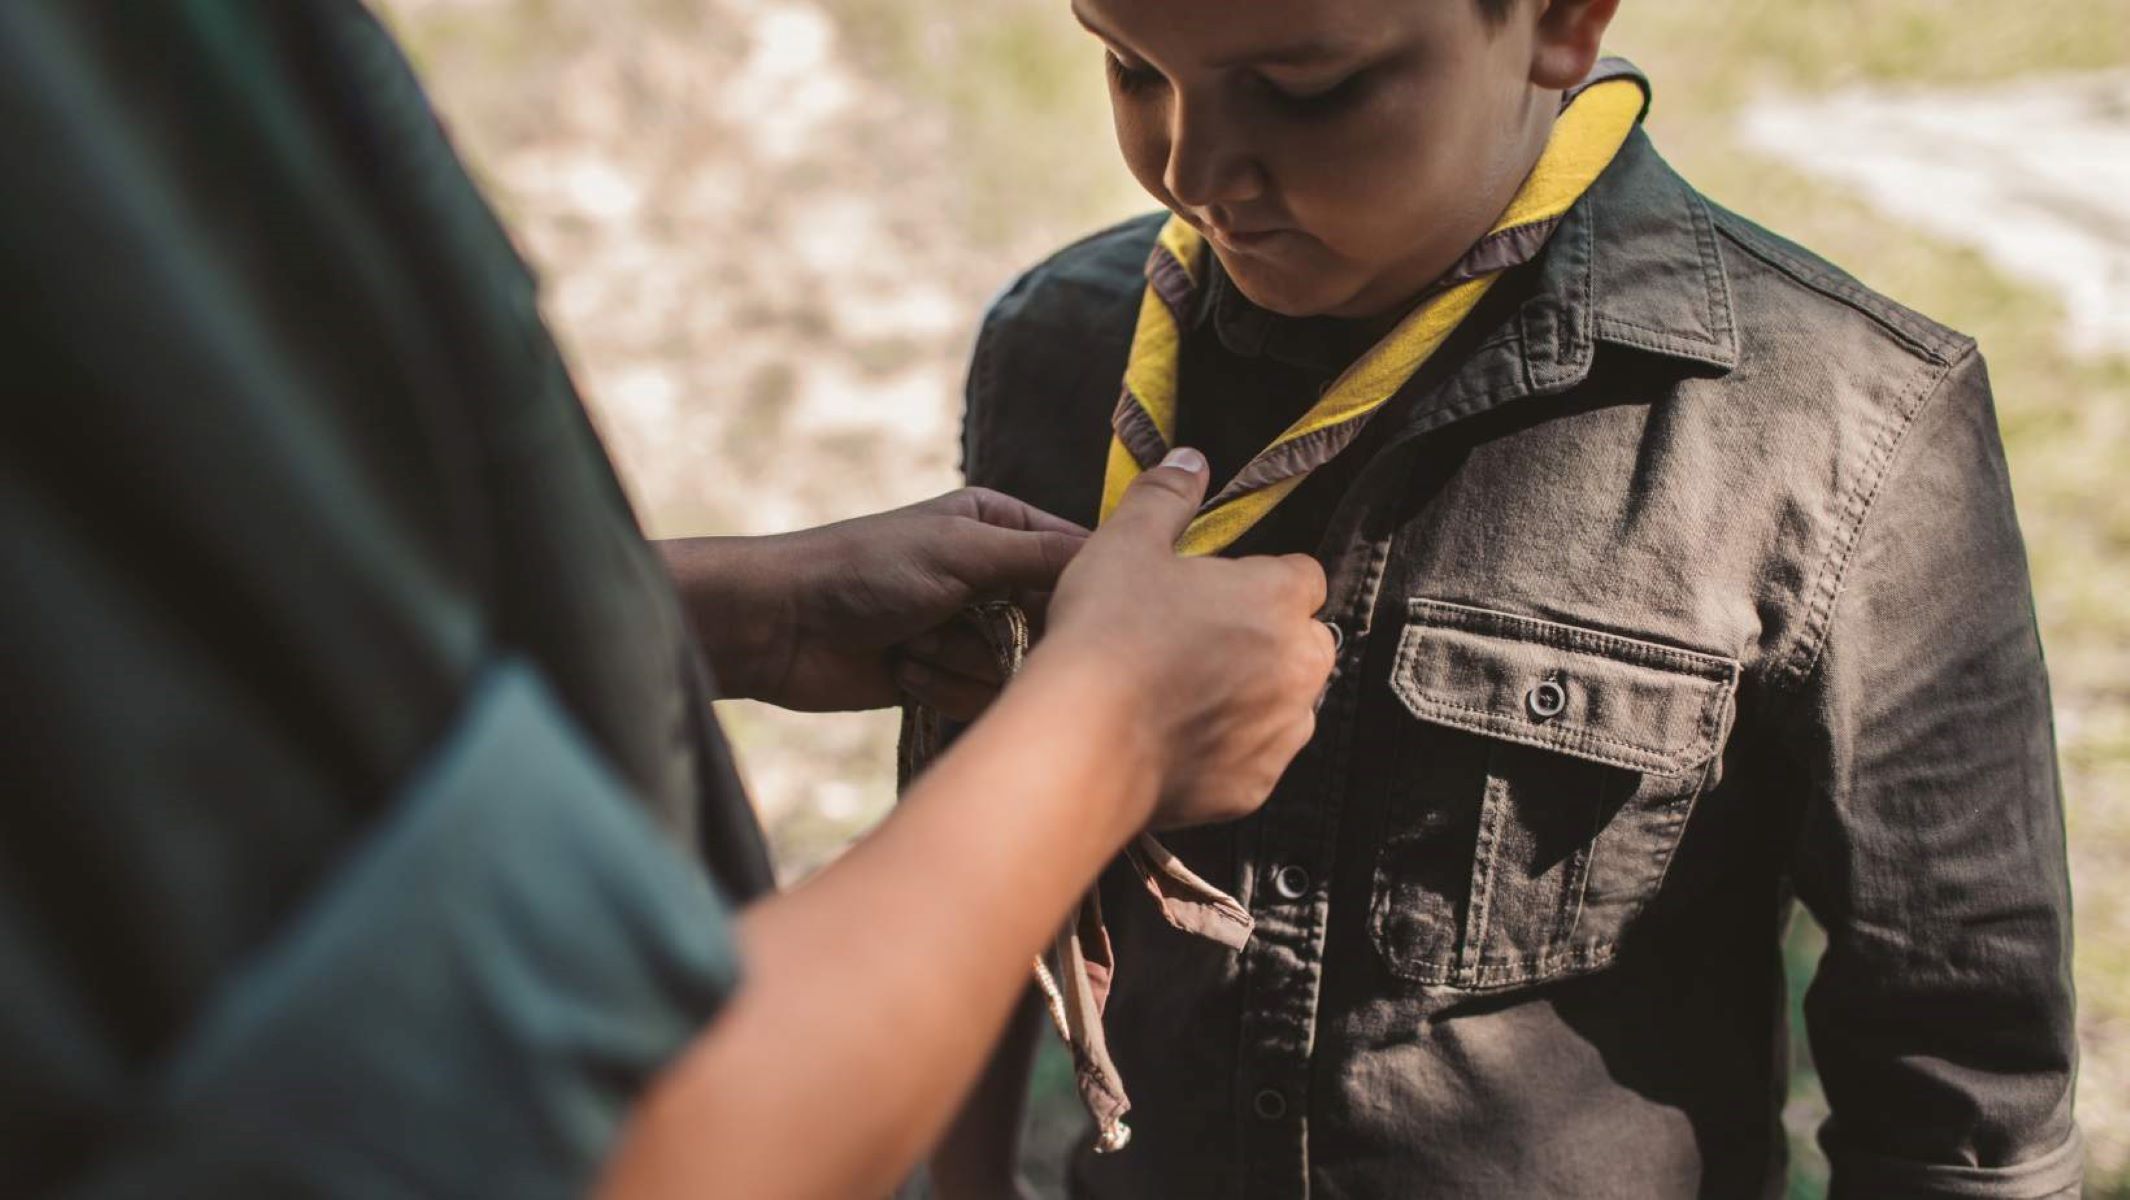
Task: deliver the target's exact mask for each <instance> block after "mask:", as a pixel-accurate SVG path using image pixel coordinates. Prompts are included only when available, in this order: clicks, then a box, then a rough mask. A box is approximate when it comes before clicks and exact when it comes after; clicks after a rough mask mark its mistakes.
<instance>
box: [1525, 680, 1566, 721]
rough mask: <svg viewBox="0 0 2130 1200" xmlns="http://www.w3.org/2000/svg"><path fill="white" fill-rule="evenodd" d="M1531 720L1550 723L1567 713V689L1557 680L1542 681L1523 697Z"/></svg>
mask: <svg viewBox="0 0 2130 1200" xmlns="http://www.w3.org/2000/svg"><path fill="white" fill-rule="evenodd" d="M1524 707H1525V708H1527V709H1529V710H1530V712H1531V717H1532V719H1533V720H1538V721H1550V720H1552V719H1553V718H1554V717H1557V716H1559V715H1561V714H1562V713H1564V712H1566V711H1568V689H1567V688H1564V687H1562V686H1561V684H1560V680H1558V679H1542V680H1540V681H1539V682H1538V686H1536V687H1534V688H1532V689H1531V690H1530V692H1528V693H1526V694H1525V696H1524Z"/></svg>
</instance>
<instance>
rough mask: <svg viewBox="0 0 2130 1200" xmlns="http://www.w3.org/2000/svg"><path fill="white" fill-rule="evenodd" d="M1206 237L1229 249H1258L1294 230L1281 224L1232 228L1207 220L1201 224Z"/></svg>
mask: <svg viewBox="0 0 2130 1200" xmlns="http://www.w3.org/2000/svg"><path fill="white" fill-rule="evenodd" d="M1201 228H1203V229H1204V230H1205V234H1206V236H1207V237H1209V238H1212V239H1213V240H1214V241H1216V242H1219V243H1220V244H1221V245H1223V246H1226V247H1227V248H1228V249H1230V250H1255V249H1259V248H1261V247H1263V246H1265V245H1267V244H1269V243H1271V242H1273V241H1275V240H1277V239H1278V238H1280V237H1282V236H1283V235H1286V234H1290V233H1293V232H1295V231H1294V230H1293V229H1290V228H1288V227H1286V226H1283V225H1264V226H1259V227H1257V228H1253V229H1232V228H1227V227H1225V226H1220V225H1215V224H1213V223H1212V222H1211V221H1207V222H1205V223H1204V224H1203V226H1201Z"/></svg>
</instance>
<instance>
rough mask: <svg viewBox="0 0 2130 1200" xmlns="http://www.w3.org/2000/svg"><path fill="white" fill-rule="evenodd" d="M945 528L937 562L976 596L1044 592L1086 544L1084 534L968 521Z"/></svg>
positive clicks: (1054, 582) (951, 523) (1054, 583)
mask: <svg viewBox="0 0 2130 1200" xmlns="http://www.w3.org/2000/svg"><path fill="white" fill-rule="evenodd" d="M949 525H950V527H949V528H948V530H947V532H946V537H945V540H944V545H943V546H942V547H941V557H942V561H943V563H944V565H945V566H946V568H947V570H948V571H950V572H951V573H952V574H953V576H954V578H955V579H956V580H958V581H960V583H961V584H962V586H963V587H965V588H967V589H968V590H969V592H970V593H971V594H972V595H978V596H986V595H989V596H996V595H1005V594H1008V593H1012V592H1033V591H1048V590H1050V589H1051V588H1053V587H1055V586H1056V585H1057V582H1058V576H1059V575H1060V574H1062V573H1063V572H1064V570H1065V567H1066V565H1067V564H1069V563H1071V562H1072V560H1073V556H1074V555H1077V554H1078V553H1079V552H1080V548H1081V547H1083V546H1085V545H1086V544H1087V538H1086V536H1085V535H1084V534H1079V533H1060V532H1058V531H1056V530H1038V531H1035V532H1023V531H1021V530H1017V529H1001V528H999V527H998V526H996V525H986V524H983V523H982V522H980V521H977V520H975V519H973V518H964V519H962V520H958V521H953V522H950V523H949Z"/></svg>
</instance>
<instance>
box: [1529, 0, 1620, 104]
mask: <svg viewBox="0 0 2130 1200" xmlns="http://www.w3.org/2000/svg"><path fill="white" fill-rule="evenodd" d="M1619 11H1620V0H1539V2H1538V25H1537V28H1536V29H1535V30H1534V31H1533V36H1532V38H1531V82H1532V84H1533V85H1535V86H1537V87H1541V88H1544V89H1546V90H1547V91H1553V92H1561V91H1566V90H1568V89H1569V88H1572V87H1574V86H1575V85H1576V84H1578V83H1581V82H1582V81H1583V77H1584V76H1586V75H1588V74H1590V68H1592V67H1594V66H1596V65H1597V60H1598V47H1599V46H1600V45H1602V44H1603V43H1604V41H1605V29H1606V27H1607V26H1609V25H1611V24H1612V18H1613V16H1614V15H1615V14H1617V13H1618V12H1619Z"/></svg>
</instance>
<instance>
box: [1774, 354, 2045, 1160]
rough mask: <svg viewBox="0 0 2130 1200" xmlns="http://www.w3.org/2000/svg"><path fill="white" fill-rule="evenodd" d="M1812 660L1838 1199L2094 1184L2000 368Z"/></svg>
mask: <svg viewBox="0 0 2130 1200" xmlns="http://www.w3.org/2000/svg"><path fill="white" fill-rule="evenodd" d="M1840 580H1841V582H1840V587H1839V590H1838V591H1837V592H1836V593H1835V596H1834V599H1833V601H1832V608H1831V612H1830V614H1829V616H1828V618H1827V623H1826V633H1825V636H1824V639H1823V642H1822V644H1821V647H1820V650H1819V653H1818V656H1817V659H1816V661H1815V662H1814V663H1813V664H1812V665H1811V667H1810V670H1809V673H1808V674H1807V675H1806V676H1805V678H1804V681H1803V687H1802V692H1801V697H1800V698H1801V700H1802V701H1803V705H1802V708H1801V710H1800V717H1801V719H1800V720H1799V721H1798V723H1797V725H1796V730H1797V735H1796V741H1795V746H1794V748H1795V749H1796V751H1797V753H1798V754H1799V755H1800V756H1801V759H1802V762H1803V763H1804V765H1805V771H1806V775H1807V777H1808V779H1809V782H1810V787H1809V789H1808V795H1807V801H1806V806H1805V810H1804V813H1803V815H1802V819H1801V824H1800V826H1799V833H1798V837H1797V841H1796V844H1795V846H1794V849H1793V859H1792V863H1791V870H1792V876H1793V879H1794V881H1795V885H1796V889H1797V893H1798V896H1799V898H1800V899H1801V900H1802V901H1803V902H1804V904H1805V905H1806V907H1807V908H1808V909H1809V910H1810V911H1811V912H1812V913H1813V915H1814V916H1816V917H1817V918H1818V919H1819V921H1820V923H1821V924H1822V925H1824V926H1825V928H1826V930H1827V937H1828V943H1827V950H1826V955H1825V958H1824V959H1823V960H1822V961H1821V964H1820V967H1819V972H1818V975H1817V976H1816V978H1815V979H1814V982H1813V984H1812V986H1811V989H1810V991H1809V993H1808V994H1807V998H1806V1003H1805V1013H1806V1020H1807V1024H1808V1028H1809V1034H1810V1038H1811V1045H1812V1050H1813V1054H1814V1057H1815V1059H1816V1061H1817V1063H1818V1067H1819V1071H1820V1074H1821V1078H1822V1081H1823V1082H1824V1085H1825V1088H1826V1093H1827V1098H1828V1101H1829V1103H1830V1105H1831V1108H1832V1113H1833V1115H1832V1117H1831V1119H1830V1120H1829V1121H1828V1123H1827V1125H1826V1127H1825V1128H1824V1129H1823V1130H1822V1131H1821V1142H1822V1144H1823V1145H1824V1147H1825V1149H1826V1152H1827V1156H1828V1159H1829V1162H1830V1164H1831V1167H1832V1172H1833V1178H1832V1183H1833V1192H1834V1194H1835V1195H1837V1196H1993V1197H1994V1196H2002V1197H2014V1196H2017V1197H2042V1196H2058V1195H2072V1194H2075V1193H2076V1190H2077V1189H2078V1187H2079V1185H2080V1184H2079V1181H2080V1172H2081V1169H2082V1166H2081V1163H2082V1148H2081V1142H2080V1138H2079V1135H2078V1130H2077V1127H2076V1125H2075V1124H2074V1122H2073V1119H2072V1112H2071V1100H2072V1083H2073V1076H2074V1073H2075V1067H2076V1060H2077V1042H2076V1031H2075V1027H2074V1021H2073V999H2072V984H2071V899H2070V887H2069V872H2068V867H2067V865H2066V861H2065V847H2064V826H2063V810H2062V797H2061V791H2060V786H2059V782H2058V777H2057V768H2056V755H2055V738H2054V733H2053V729H2052V725H2051V719H2050V710H2049V686H2048V678H2047V675H2046V672H2045V670H2044V667H2043V662H2042V652H2041V644H2040V639H2039V636H2038V633H2037V631H2036V628H2035V617H2034V609H2033V602H2032V598H2031V591H2030V586H2029V583H2028V578H2027V567H2026V556H2025V550H2024V548H2023V545H2022V542H2021V539H2020V535H2019V530H2018V526H2017V523H2016V520H2015V518H2014V515H2013V509H2012V497H2011V490H2010V486H2009V482H2008V478H2007V472H2006V467H2005V460H2004V453H2003V448H2002V446H2001V444H2000V443H1999V440H1998V434H1997V422H1996V413H1995V410H1994V406H1993V404H1992V402H1991V398H1990V390H1989V381H1988V376H1987V374H1986V371H1985V369H1984V366H1983V363H1982V360H1981V358H1980V356H1979V355H1978V354H1975V353H1974V352H1972V351H1970V352H1969V353H1968V354H1967V355H1966V357H1965V358H1963V359H1962V360H1960V361H1958V362H1956V363H1954V364H1953V365H1952V366H1951V368H1950V369H1949V370H1948V371H1947V372H1946V374H1945V375H1944V377H1943V378H1942V379H1941V380H1940V381H1939V383H1938V384H1937V385H1936V388H1935V391H1934V392H1933V393H1931V394H1930V395H1928V396H1927V397H1926V399H1925V400H1924V402H1923V403H1922V405H1921V407H1920V411H1919V413H1918V415H1917V416H1916V417H1915V418H1914V419H1913V421H1912V423H1911V424H1910V425H1909V427H1908V428H1907V429H1906V431H1905V434H1903V435H1902V438H1901V441H1900V442H1899V443H1898V445H1897V447H1896V449H1895V450H1894V452H1893V455H1892V457H1891V460H1890V466H1889V467H1888V468H1887V469H1886V471H1885V474H1884V478H1883V479H1882V480H1881V481H1879V483H1878V484H1877V487H1876V492H1875V498H1874V499H1873V500H1872V501H1871V506H1870V508H1869V509H1868V511H1867V513H1866V515H1865V516H1864V518H1863V520H1862V524H1861V526H1860V528H1859V530H1858V533H1857V535H1856V537H1855V539H1854V546H1853V549H1851V550H1850V551H1849V553H1848V556H1847V561H1846V564H1845V565H1844V567H1843V568H1842V571H1841V575H1840Z"/></svg>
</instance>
